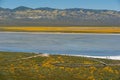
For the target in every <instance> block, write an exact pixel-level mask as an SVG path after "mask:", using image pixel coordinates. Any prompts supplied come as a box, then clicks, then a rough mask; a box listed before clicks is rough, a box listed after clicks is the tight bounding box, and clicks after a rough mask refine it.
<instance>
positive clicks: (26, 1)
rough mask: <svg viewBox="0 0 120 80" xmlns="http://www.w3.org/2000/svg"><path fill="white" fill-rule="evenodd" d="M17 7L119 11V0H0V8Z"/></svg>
mask: <svg viewBox="0 0 120 80" xmlns="http://www.w3.org/2000/svg"><path fill="white" fill-rule="evenodd" d="M18 6H27V7H32V8H38V7H51V8H87V9H110V10H119V11H120V0H0V7H5V8H15V7H18Z"/></svg>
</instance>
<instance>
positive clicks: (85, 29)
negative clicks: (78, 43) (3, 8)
mask: <svg viewBox="0 0 120 80" xmlns="http://www.w3.org/2000/svg"><path fill="white" fill-rule="evenodd" d="M0 31H13V32H64V33H120V27H17V26H16V27H0Z"/></svg>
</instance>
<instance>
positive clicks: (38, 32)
mask: <svg viewBox="0 0 120 80" xmlns="http://www.w3.org/2000/svg"><path fill="white" fill-rule="evenodd" d="M0 33H20V34H24V33H26V34H82V35H120V33H63V32H12V31H0Z"/></svg>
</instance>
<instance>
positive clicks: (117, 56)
mask: <svg viewBox="0 0 120 80" xmlns="http://www.w3.org/2000/svg"><path fill="white" fill-rule="evenodd" d="M0 52H7V51H0ZM9 53H28V54H29V53H33V54H37V55H38V54H42V55H63V56H75V57H86V58H99V59H108V60H120V55H115V56H90V55H77V54H50V53H40V52H39V53H37V52H36V53H35V52H11V51H10V52H9Z"/></svg>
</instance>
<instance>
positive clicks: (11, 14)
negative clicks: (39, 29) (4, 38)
mask: <svg viewBox="0 0 120 80" xmlns="http://www.w3.org/2000/svg"><path fill="white" fill-rule="evenodd" d="M0 26H120V11H114V10H93V9H82V8H71V9H54V8H49V7H43V8H36V9H33V8H29V7H24V6H20V7H17V8H15V9H8V8H7V9H6V8H0Z"/></svg>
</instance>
